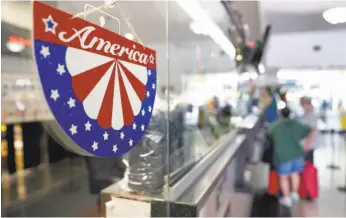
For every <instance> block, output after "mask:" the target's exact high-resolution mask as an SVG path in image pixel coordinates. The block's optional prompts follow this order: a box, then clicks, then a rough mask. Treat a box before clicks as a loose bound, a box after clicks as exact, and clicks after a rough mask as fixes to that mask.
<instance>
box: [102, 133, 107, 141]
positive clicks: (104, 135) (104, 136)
mask: <svg viewBox="0 0 346 218" xmlns="http://www.w3.org/2000/svg"><path fill="white" fill-rule="evenodd" d="M103 140H108V133H107V132H105V133H104V134H103Z"/></svg>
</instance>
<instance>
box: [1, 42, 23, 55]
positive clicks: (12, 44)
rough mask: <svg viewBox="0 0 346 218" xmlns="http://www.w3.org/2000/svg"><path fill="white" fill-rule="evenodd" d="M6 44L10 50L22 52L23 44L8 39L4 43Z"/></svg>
mask: <svg viewBox="0 0 346 218" xmlns="http://www.w3.org/2000/svg"><path fill="white" fill-rule="evenodd" d="M6 46H7V48H8V49H9V50H10V51H11V52H16V53H19V52H22V51H23V50H24V49H25V45H24V44H22V43H18V42H10V41H8V42H7V43H6Z"/></svg>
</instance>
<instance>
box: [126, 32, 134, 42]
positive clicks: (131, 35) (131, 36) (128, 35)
mask: <svg viewBox="0 0 346 218" xmlns="http://www.w3.org/2000/svg"><path fill="white" fill-rule="evenodd" d="M125 38H127V39H129V40H132V41H133V40H134V39H135V37H134V36H133V34H132V33H126V34H125Z"/></svg>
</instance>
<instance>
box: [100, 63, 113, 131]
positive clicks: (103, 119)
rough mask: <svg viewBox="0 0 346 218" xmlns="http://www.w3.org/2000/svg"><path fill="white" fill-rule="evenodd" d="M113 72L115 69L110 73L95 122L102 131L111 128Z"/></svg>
mask: <svg viewBox="0 0 346 218" xmlns="http://www.w3.org/2000/svg"><path fill="white" fill-rule="evenodd" d="M114 71H115V68H114V70H113V72H112V75H111V78H110V81H109V83H108V86H107V90H106V93H105V96H104V98H103V101H102V105H101V108H100V112H99V115H98V117H97V121H98V123H99V125H100V126H101V127H102V128H104V129H108V128H110V127H111V126H112V109H113V99H114V97H113V96H114V79H115V73H114Z"/></svg>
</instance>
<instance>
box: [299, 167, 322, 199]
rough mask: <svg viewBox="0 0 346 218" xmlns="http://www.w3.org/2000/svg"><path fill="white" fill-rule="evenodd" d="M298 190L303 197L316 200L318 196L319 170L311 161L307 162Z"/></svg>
mask: <svg viewBox="0 0 346 218" xmlns="http://www.w3.org/2000/svg"><path fill="white" fill-rule="evenodd" d="M298 192H299V195H300V197H301V198H303V199H309V200H314V199H316V198H317V197H318V171H317V169H316V167H314V165H312V164H311V163H310V162H309V161H307V162H306V164H305V167H304V170H303V173H302V176H301V179H300V187H299V191H298Z"/></svg>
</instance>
